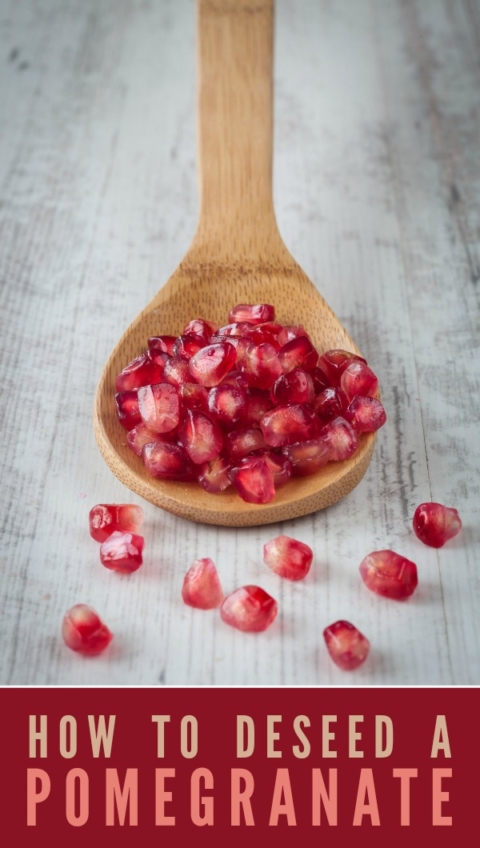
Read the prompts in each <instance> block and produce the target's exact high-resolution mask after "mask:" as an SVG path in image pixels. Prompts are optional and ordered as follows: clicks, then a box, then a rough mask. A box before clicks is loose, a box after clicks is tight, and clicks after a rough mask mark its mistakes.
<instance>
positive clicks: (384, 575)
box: [360, 551, 418, 601]
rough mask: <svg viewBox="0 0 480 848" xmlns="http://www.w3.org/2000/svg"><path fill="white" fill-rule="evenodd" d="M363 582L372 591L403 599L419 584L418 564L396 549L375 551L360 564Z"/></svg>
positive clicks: (411, 593)
mask: <svg viewBox="0 0 480 848" xmlns="http://www.w3.org/2000/svg"><path fill="white" fill-rule="evenodd" d="M360 574H361V575H362V579H363V582H364V583H365V585H366V586H368V588H369V589H371V591H372V592H376V593H377V595H383V596H385V597H386V598H394V599H395V600H397V601H401V600H403V599H404V598H408V597H410V595H413V593H414V591H415V589H416V588H417V585H418V576H417V566H416V565H415V563H414V562H410V560H408V559H405V557H403V556H400V554H396V553H395V552H394V551H373V553H371V554H368V556H366V557H365V559H363V560H362V562H361V564H360Z"/></svg>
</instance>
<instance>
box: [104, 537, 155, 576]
mask: <svg viewBox="0 0 480 848" xmlns="http://www.w3.org/2000/svg"><path fill="white" fill-rule="evenodd" d="M144 544H145V540H144V538H143V536H137V534H136V533H125V532H123V531H120V530H115V532H114V533H111V534H110V536H109V537H108V539H105V541H104V542H102V544H101V546H100V561H101V563H102V565H104V566H105V568H110V569H112V571H121V572H122V573H123V574H130V572H132V571H136V570H137V568H140V566H141V564H142V562H143V560H142V551H143V546H144Z"/></svg>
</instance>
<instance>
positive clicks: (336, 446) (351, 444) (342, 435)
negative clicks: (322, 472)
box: [321, 417, 358, 462]
mask: <svg viewBox="0 0 480 848" xmlns="http://www.w3.org/2000/svg"><path fill="white" fill-rule="evenodd" d="M321 438H322V439H323V441H324V442H325V444H326V445H328V449H329V460H330V461H332V462H341V461H342V460H344V459H349V458H350V457H351V456H352V455H353V454H354V453H355V451H356V450H357V448H358V435H357V433H356V432H355V430H354V429H353V427H352V425H351V424H349V423H348V421H345V419H344V418H341V417H339V418H334V420H333V421H330V423H329V424H326V425H325V427H324V428H323V430H322V432H321Z"/></svg>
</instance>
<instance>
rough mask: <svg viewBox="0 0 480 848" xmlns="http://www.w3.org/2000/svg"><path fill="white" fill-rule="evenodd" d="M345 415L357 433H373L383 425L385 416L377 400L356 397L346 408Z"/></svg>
mask: <svg viewBox="0 0 480 848" xmlns="http://www.w3.org/2000/svg"><path fill="white" fill-rule="evenodd" d="M347 415H349V416H350V420H351V422H352V424H353V426H354V427H355V429H356V431H357V433H374V432H375V430H378V429H380V427H383V425H384V424H385V421H386V420H387V416H386V413H385V410H384V408H383V406H382V404H381V403H380V401H379V400H377V399H376V398H373V397H361V396H360V395H356V396H355V397H354V398H353V400H352V402H351V403H350V404H349V405H348V407H347Z"/></svg>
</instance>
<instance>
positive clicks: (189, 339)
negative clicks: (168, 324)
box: [173, 334, 207, 359]
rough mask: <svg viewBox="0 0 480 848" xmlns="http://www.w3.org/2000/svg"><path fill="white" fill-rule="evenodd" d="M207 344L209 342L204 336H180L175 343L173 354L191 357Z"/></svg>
mask: <svg viewBox="0 0 480 848" xmlns="http://www.w3.org/2000/svg"><path fill="white" fill-rule="evenodd" d="M206 344H207V342H206V341H205V340H204V339H203V337H202V336H195V335H193V334H190V335H185V336H179V337H178V338H177V339H176V340H175V344H174V345H173V355H174V356H179V357H180V358H181V359H191V358H192V356H193V355H194V353H198V351H199V350H201V349H202V348H203V347H205V346H206Z"/></svg>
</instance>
